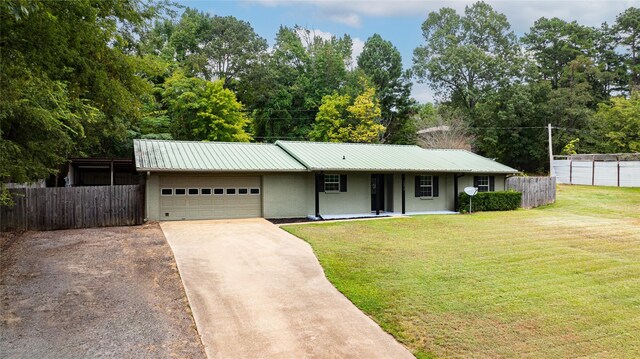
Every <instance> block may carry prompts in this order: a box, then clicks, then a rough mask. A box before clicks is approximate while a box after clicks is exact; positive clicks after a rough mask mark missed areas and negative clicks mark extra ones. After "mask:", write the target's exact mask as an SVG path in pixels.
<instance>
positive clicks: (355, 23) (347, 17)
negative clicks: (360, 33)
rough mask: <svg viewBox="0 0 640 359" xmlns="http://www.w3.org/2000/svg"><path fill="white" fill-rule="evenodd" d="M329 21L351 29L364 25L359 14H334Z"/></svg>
mask: <svg viewBox="0 0 640 359" xmlns="http://www.w3.org/2000/svg"><path fill="white" fill-rule="evenodd" d="M329 19H331V20H333V21H335V22H338V23H341V24H345V25H347V26H351V27H360V25H361V24H362V23H361V20H360V16H359V15H357V14H333V15H329Z"/></svg>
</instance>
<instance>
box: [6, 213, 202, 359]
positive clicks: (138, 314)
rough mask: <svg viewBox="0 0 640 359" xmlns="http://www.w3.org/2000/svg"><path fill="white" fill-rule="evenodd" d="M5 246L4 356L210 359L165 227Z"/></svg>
mask: <svg viewBox="0 0 640 359" xmlns="http://www.w3.org/2000/svg"><path fill="white" fill-rule="evenodd" d="M4 239H5V240H6V239H8V238H4ZM9 242H10V243H9ZM2 243H3V244H4V245H3V246H2V247H3V248H2V252H1V253H0V254H1V259H0V260H1V266H0V294H1V310H0V313H1V317H0V325H1V328H0V329H1V332H0V352H1V353H2V356H3V357H8V358H44V357H56V358H79V357H108V358H205V354H204V348H203V346H202V343H201V341H200V338H199V336H198V333H197V331H196V328H195V324H194V321H193V317H192V316H191V312H190V309H189V305H188V302H187V298H186V296H185V293H184V289H183V287H182V282H181V280H180V276H179V274H178V271H177V269H176V265H175V261H174V258H173V254H172V252H171V250H170V248H169V246H168V244H167V242H166V240H165V238H164V235H163V234H162V231H161V230H160V228H159V226H158V225H157V224H151V225H145V226H136V227H109V228H91V229H77V230H63V231H50V232H26V233H24V234H22V235H20V236H19V237H18V238H10V239H9V241H2Z"/></svg>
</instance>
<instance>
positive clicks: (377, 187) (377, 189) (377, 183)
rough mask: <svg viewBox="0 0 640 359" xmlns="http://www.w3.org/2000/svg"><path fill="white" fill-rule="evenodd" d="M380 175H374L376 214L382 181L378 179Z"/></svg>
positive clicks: (377, 214)
mask: <svg viewBox="0 0 640 359" xmlns="http://www.w3.org/2000/svg"><path fill="white" fill-rule="evenodd" d="M380 177H381V176H380V175H376V216H379V215H380V190H381V188H380V187H381V186H380V185H381V183H380V182H382V181H381V180H380Z"/></svg>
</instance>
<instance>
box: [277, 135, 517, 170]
mask: <svg viewBox="0 0 640 359" xmlns="http://www.w3.org/2000/svg"><path fill="white" fill-rule="evenodd" d="M276 145H278V146H280V147H282V148H283V149H284V150H285V151H287V153H289V154H290V155H291V156H293V157H295V158H296V159H297V160H298V161H300V162H301V163H302V164H303V165H305V166H306V167H307V168H308V169H309V170H312V171H380V172H393V171H405V172H465V173H466V172H469V173H517V172H518V171H517V170H515V169H513V168H511V167H508V166H505V165H502V164H500V163H498V162H495V161H493V160H490V159H488V158H485V157H482V156H479V155H476V154H474V153H471V152H469V151H465V150H425V149H422V148H420V147H418V146H401V145H379V144H361V143H358V144H354V143H324V142H292V141H277V142H276Z"/></svg>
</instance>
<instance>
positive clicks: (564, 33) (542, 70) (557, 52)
mask: <svg viewBox="0 0 640 359" xmlns="http://www.w3.org/2000/svg"><path fill="white" fill-rule="evenodd" d="M596 35H597V34H596V31H595V30H594V29H592V28H590V27H587V26H583V25H580V24H578V23H577V22H575V21H573V22H566V21H564V20H562V19H558V18H552V19H547V18H544V17H542V18H540V19H538V20H537V21H536V22H535V23H534V24H533V26H532V27H531V29H530V30H529V33H527V34H525V35H524V37H523V38H522V42H523V43H524V44H525V46H526V49H527V51H528V52H529V53H530V54H532V56H533V59H534V61H535V64H536V67H537V73H538V74H540V76H541V79H543V80H548V81H550V82H551V86H552V87H553V88H554V89H555V88H558V87H560V84H559V82H560V78H561V76H562V73H563V71H564V69H565V67H566V66H567V65H568V64H569V63H570V62H571V61H573V60H575V59H576V58H577V57H578V56H581V55H585V56H587V57H589V58H591V57H593V55H594V39H595V38H596Z"/></svg>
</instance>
